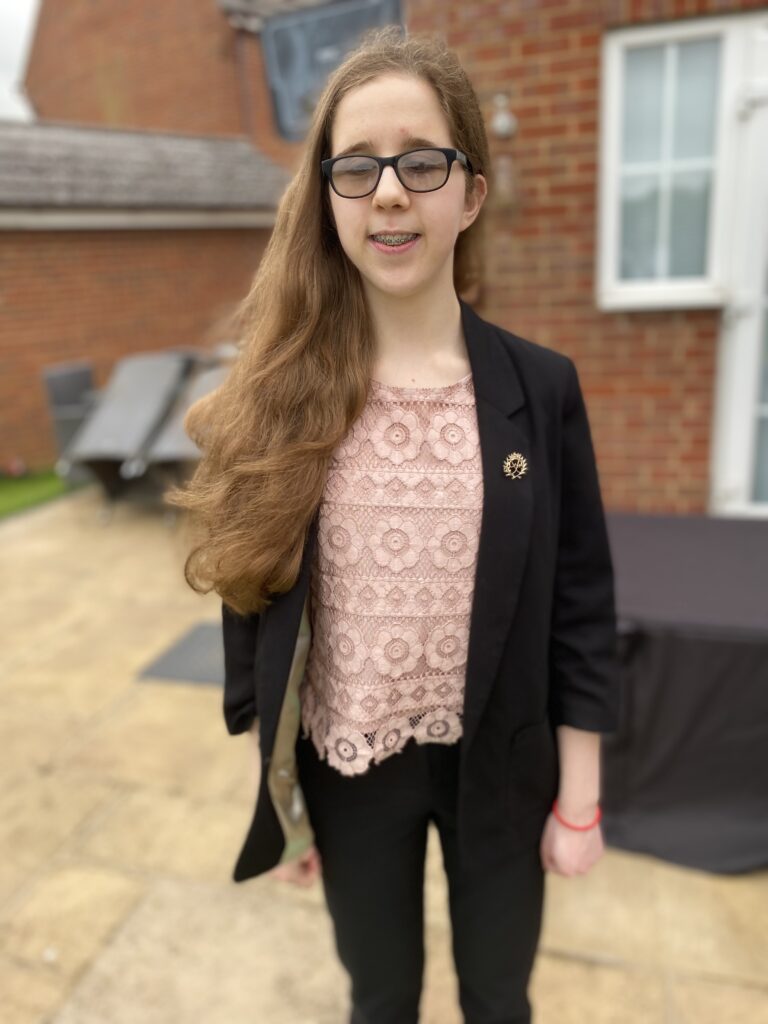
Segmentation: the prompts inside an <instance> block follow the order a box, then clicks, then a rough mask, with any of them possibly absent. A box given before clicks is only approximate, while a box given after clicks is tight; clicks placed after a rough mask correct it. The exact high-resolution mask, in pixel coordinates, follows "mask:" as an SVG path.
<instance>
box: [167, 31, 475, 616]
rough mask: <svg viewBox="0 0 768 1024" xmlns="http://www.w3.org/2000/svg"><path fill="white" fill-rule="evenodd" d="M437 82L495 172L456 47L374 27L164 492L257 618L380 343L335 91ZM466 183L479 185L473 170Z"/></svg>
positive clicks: (466, 284) (194, 572) (330, 95)
mask: <svg viewBox="0 0 768 1024" xmlns="http://www.w3.org/2000/svg"><path fill="white" fill-rule="evenodd" d="M391 72H395V73H400V74H403V73H405V74H410V75H414V76H417V77H419V78H422V79H424V80H426V81H427V82H428V83H429V84H430V85H431V86H432V87H433V89H434V90H435V93H436V95H437V97H438V99H439V102H440V105H441V107H442V110H443V111H444V113H445V116H446V119H447V122H448V126H449V128H450V131H451V134H452V137H453V144H454V145H455V146H457V147H458V148H459V149H461V150H462V151H463V152H465V153H466V154H467V156H468V157H469V159H470V161H471V162H472V165H473V167H474V168H475V169H476V170H478V171H482V173H483V174H484V175H485V176H486V177H488V172H489V156H488V142H487V139H486V134H485V126H484V124H483V118H482V114H481V112H480V107H479V104H478V101H477V97H476V95H475V92H474V90H473V88H472V85H471V83H470V81H469V79H468V77H467V75H466V73H465V71H464V70H463V68H462V67H461V65H460V63H459V61H458V58H457V57H456V55H455V54H454V53H453V52H452V51H450V50H449V49H448V48H447V47H446V45H445V43H443V42H442V41H441V40H439V39H438V38H435V37H433V36H425V35H405V36H403V35H402V33H401V30H400V28H399V27H397V26H389V27H387V28H384V29H377V30H374V31H373V32H370V33H368V34H367V35H366V36H365V38H364V39H363V41H362V43H361V45H360V46H359V47H358V48H357V49H356V50H354V51H352V52H351V53H350V54H349V55H348V56H347V58H346V59H345V60H344V62H343V63H342V64H341V65H340V66H339V67H338V68H337V69H336V71H335V72H334V73H333V74H332V75H331V76H330V78H329V80H328V82H327V84H326V86H325V89H324V90H323V93H322V95H321V96H320V98H319V100H318V103H317V106H316V108H315V111H314V114H313V118H312V124H311V127H310V129H309V132H308V136H307V139H306V145H305V149H304V151H303V156H302V159H301V162H300V164H299V166H298V169H297V171H296V174H295V176H294V177H293V179H292V181H291V183H290V184H289V185H288V187H287V189H286V191H285V193H284V194H283V196H282V199H281V201H280V203H279V206H278V210H277V216H276V220H275V225H274V229H273V231H272V233H271V236H270V239H269V242H268V244H267V246H266V249H265V251H264V255H263V257H262V259H261V262H260V264H259V266H258V269H257V271H256V273H255V276H254V278H253V281H252V284H251V287H250V290H249V292H248V294H247V295H246V296H245V298H244V299H243V300H242V301H241V302H240V304H239V305H238V307H237V308H236V310H235V314H234V317H233V322H234V323H235V324H236V325H237V332H238V333H237V338H238V347H239V353H238V357H237V359H236V361H235V363H234V365H233V366H232V369H231V370H230V372H229V374H228V375H227V378H226V379H225V381H224V383H223V384H222V385H221V387H219V388H218V389H217V390H216V391H215V392H213V393H212V394H211V395H208V396H206V397H205V398H204V399H203V400H201V401H200V402H198V403H196V404H195V405H194V406H193V407H192V408H191V409H190V411H189V413H188V414H187V418H186V420H185V427H186V429H187V432H188V434H189V435H190V437H192V438H193V440H194V441H195V442H196V443H197V444H198V446H199V447H200V449H201V458H200V461H199V462H198V464H197V466H196V469H195V472H194V474H193V475H192V477H191V478H190V480H189V481H188V482H187V483H186V484H185V485H183V486H180V487H175V488H172V489H171V490H169V491H168V492H167V494H166V501H168V503H169V504H171V505H175V506H178V507H180V508H183V509H186V510H187V511H188V512H189V513H190V516H189V517H188V521H187V522H188V525H191V526H192V530H193V541H192V545H191V549H190V551H189V554H188V556H187V558H186V562H185V565H184V575H185V578H186V580H187V583H188V584H189V585H190V587H192V589H193V590H196V591H197V592H198V593H208V592H209V591H210V590H215V591H216V592H217V593H218V594H219V595H220V596H221V598H222V599H223V600H224V602H225V603H226V604H228V605H229V606H230V607H231V608H232V609H233V610H234V611H236V612H238V613H240V614H242V615H246V614H249V613H254V612H255V613H260V612H262V611H263V610H264V609H265V608H266V607H267V606H268V605H269V604H270V603H271V599H270V597H269V595H270V594H276V593H281V592H285V591H287V590H289V589H290V588H291V587H292V586H293V585H294V584H295V582H296V579H297V576H298V573H299V569H300V567H301V559H302V553H303V549H304V544H305V541H306V536H307V531H308V529H309V526H310V524H311V521H312V519H313V517H314V515H315V512H316V510H317V508H318V506H319V503H320V500H321V498H322V493H323V488H324V485H325V480H326V473H327V467H328V463H329V461H330V458H331V455H332V453H333V451H334V449H335V448H336V446H337V444H338V443H339V442H340V441H341V440H342V439H343V438H344V436H345V435H346V433H347V431H348V430H349V428H350V426H351V425H352V423H353V422H354V421H355V419H357V417H358V416H359V415H360V413H361V412H362V410H363V407H364V405H365V401H366V397H367V393H368V387H369V384H368V381H369V377H370V376H371V373H372V369H373V365H374V359H375V351H374V337H373V329H372V324H371V321H370V318H369V313H368V309H367V306H366V302H365V298H364V292H363V288H362V283H361V279H360V274H359V272H358V270H357V268H356V267H355V266H354V265H353V264H352V263H351V262H350V261H349V259H348V258H347V256H346V254H345V253H344V251H343V249H342V247H341V243H340V242H339V239H338V237H337V234H336V231H335V228H334V226H333V220H332V217H331V209H330V201H329V197H328V191H327V186H326V185H325V184H324V182H323V180H322V178H321V173H320V161H321V160H322V159H324V158H325V157H328V156H330V155H331V149H330V146H331V129H332V126H333V119H334V115H335V112H336V109H337V107H338V105H339V102H340V100H341V99H342V97H343V96H344V95H346V93H348V92H349V91H350V90H351V89H354V88H356V87H357V86H360V85H362V84H363V83H365V82H368V81H370V80H371V79H373V78H376V77H378V76H380V75H383V74H387V73H391ZM465 176H466V188H467V191H468V192H471V191H472V189H473V188H474V179H473V177H472V175H470V174H468V173H467V172H465ZM482 230H483V211H482V210H481V211H480V214H479V215H478V217H477V218H476V219H475V221H474V222H473V223H472V224H471V225H470V226H469V227H468V228H466V229H465V230H464V231H463V232H461V234H460V235H459V236H458V238H457V240H456V246H455V249H454V286H455V288H456V291H457V292H458V293H459V294H461V293H466V292H467V291H468V290H470V289H472V288H474V287H476V286H477V285H478V284H479V283H480V280H481V276H482V251H483V247H482V239H481V234H482Z"/></svg>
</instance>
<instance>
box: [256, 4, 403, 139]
mask: <svg viewBox="0 0 768 1024" xmlns="http://www.w3.org/2000/svg"><path fill="white" fill-rule="evenodd" d="M400 23H401V19H400V3H399V0H351V2H350V0H345V2H342V3H334V4H328V5H324V6H322V7H311V8H307V9H305V10H297V11H290V12H287V13H285V14H277V15H275V16H274V17H271V18H268V19H267V20H266V21H265V23H264V26H263V28H262V32H261V42H262V46H263V48H264V59H265V63H266V70H267V77H268V79H269V85H270V89H271V90H272V100H273V103H274V107H275V115H276V123H277V127H278V130H279V132H280V134H281V135H282V136H283V137H284V138H286V139H291V140H293V141H299V140H301V139H303V138H304V135H305V133H306V131H307V128H308V126H309V121H310V118H311V116H312V111H313V110H314V108H315V104H316V102H317V99H318V97H319V95H320V93H321V92H322V90H323V87H324V86H325V82H326V79H327V78H328V75H329V74H330V72H331V71H333V70H334V69H335V68H336V67H338V65H339V64H341V62H342V60H343V59H344V57H345V56H346V55H347V53H348V52H349V51H350V50H352V49H354V47H355V46H356V45H357V42H358V40H359V39H360V37H361V36H362V35H363V33H364V32H366V31H367V30H368V29H370V28H375V27H377V26H383V25H390V24H400Z"/></svg>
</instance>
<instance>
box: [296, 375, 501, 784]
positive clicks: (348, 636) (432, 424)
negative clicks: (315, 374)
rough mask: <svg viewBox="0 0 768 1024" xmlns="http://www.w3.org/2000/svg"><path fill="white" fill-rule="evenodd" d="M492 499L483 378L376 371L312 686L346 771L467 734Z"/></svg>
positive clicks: (311, 659) (312, 660) (319, 731)
mask: <svg viewBox="0 0 768 1024" xmlns="http://www.w3.org/2000/svg"><path fill="white" fill-rule="evenodd" d="M482 499H483V478H482V467H481V462H480V445H479V439H478V434H477V419H476V415H475V394H474V388H473V385H472V374H471V373H470V374H467V376H466V377H463V378H462V379H461V380H460V381H457V382H456V383H455V384H449V385H446V386H443V387H395V386H393V385H389V384H384V383H382V382H381V381H377V380H371V388H370V392H369V395H368V401H367V403H366V406H365V408H364V410H363V413H362V415H361V416H360V417H359V418H358V419H357V420H356V422H355V423H354V425H353V427H352V429H351V430H350V431H349V433H348V434H347V436H346V437H345V439H344V440H343V441H342V443H341V444H340V445H339V446H338V448H337V449H336V451H335V452H334V455H333V458H332V460H331V463H330V466H329V472H328V478H327V481H326V486H325V491H324V494H323V499H322V501H321V504H320V509H319V518H318V543H317V545H316V546H315V553H314V559H313V562H312V565H311V570H310V609H311V612H310V614H311V622H312V644H311V646H310V650H309V655H308V658H307V665H306V670H305V675H304V679H303V682H302V687H301V691H300V698H301V719H302V725H303V730H304V732H303V734H304V736H305V737H309V736H311V738H312V742H313V743H314V745H315V748H316V749H317V751H318V754H319V756H320V757H321V758H322V757H327V760H328V763H329V764H330V765H331V766H332V767H334V768H336V769H337V770H338V771H339V772H341V773H342V774H343V775H357V774H359V773H361V772H364V771H366V769H367V768H368V767H369V765H370V764H371V762H380V761H383V760H384V759H385V758H387V757H390V756H391V755H393V754H396V753H398V752H399V751H401V750H402V749H403V747H404V746H405V744H406V743H407V742H408V741H409V740H410V739H411V738H413V740H414V741H415V742H416V743H430V742H432V743H454V742H455V741H456V740H458V738H459V737H460V736H461V733H462V721H461V712H462V707H463V703H464V679H465V669H466V655H467V641H468V638H469V615H470V609H471V604H472V592H473V585H474V577H475V566H476V555H477V545H478V541H479V537H480V518H481V513H482Z"/></svg>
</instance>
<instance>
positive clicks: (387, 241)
mask: <svg viewBox="0 0 768 1024" xmlns="http://www.w3.org/2000/svg"><path fill="white" fill-rule="evenodd" d="M371 238H374V239H375V240H376V241H377V242H383V243H384V245H403V243H404V242H410V241H411V239H413V238H418V235H371Z"/></svg>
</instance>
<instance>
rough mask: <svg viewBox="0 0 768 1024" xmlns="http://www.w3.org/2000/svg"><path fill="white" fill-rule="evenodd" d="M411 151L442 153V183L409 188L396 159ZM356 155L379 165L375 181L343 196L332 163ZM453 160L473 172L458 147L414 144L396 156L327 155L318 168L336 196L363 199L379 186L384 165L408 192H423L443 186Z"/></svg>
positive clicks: (365, 154)
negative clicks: (355, 194)
mask: <svg viewBox="0 0 768 1024" xmlns="http://www.w3.org/2000/svg"><path fill="white" fill-rule="evenodd" d="M411 153H442V154H443V156H444V157H445V158H446V159H447V161H448V167H447V169H446V172H445V181H444V182H442V184H440V185H436V186H435V187H434V188H411V187H410V186H409V185H406V183H405V182H404V181H403V179H402V178H401V177H400V170H399V168H398V161H399V160H400V158H401V157H404V156H410V154H411ZM356 156H360V157H365V158H366V159H367V160H375V161H376V163H377V164H378V165H379V173H378V175H377V176H376V182H375V184H374V186H373V188H371V189H369V190H368V191H367V192H363V193H361V194H360V195H359V196H345V195H344V194H343V193H342V192H339V190H338V189H337V188H336V186H335V185H334V183H333V165H334V164H335V163H337V162H338V161H339V160H349V159H350V157H356ZM454 160H455V161H457V162H458V163H460V164H461V165H462V166H463V167H465V168H466V169H467V170H468V171H469V173H470V174H474V173H475V172H474V170H473V168H472V163H471V161H470V159H469V157H468V156H467V155H466V154H465V153H462V152H461V150H460V149H449V148H447V147H443V146H416V148H415V149H408V150H406V151H405V153H398V154H397V156H373V155H372V154H370V153H345V154H344V155H343V156H331V157H328V159H327V160H321V161H320V168H321V170H322V172H323V175H324V176H325V177H326V178H327V179H328V181H329V182H330V184H331V188H332V189H333V191H334V192H335V193H336V195H337V196H340V197H341V198H342V199H365V197H366V196H369V195H371V194H372V193H373V192H375V191H376V189H377V188H378V187H379V182H380V181H381V176H382V174H383V173H384V168H385V167H391V168H392V169H393V170H394V172H395V174H396V175H397V180H398V181H399V182H400V184H401V185H402V186H403V188H405V189H408V191H409V192H416V193H419V194H421V193H424V192H437V190H438V189H439V188H443V187H444V186H445V184H446V182H447V181H448V179H449V178H450V176H451V168H452V167H453V162H454Z"/></svg>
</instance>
